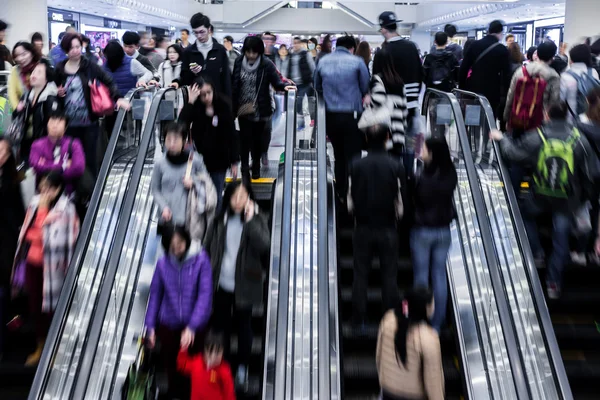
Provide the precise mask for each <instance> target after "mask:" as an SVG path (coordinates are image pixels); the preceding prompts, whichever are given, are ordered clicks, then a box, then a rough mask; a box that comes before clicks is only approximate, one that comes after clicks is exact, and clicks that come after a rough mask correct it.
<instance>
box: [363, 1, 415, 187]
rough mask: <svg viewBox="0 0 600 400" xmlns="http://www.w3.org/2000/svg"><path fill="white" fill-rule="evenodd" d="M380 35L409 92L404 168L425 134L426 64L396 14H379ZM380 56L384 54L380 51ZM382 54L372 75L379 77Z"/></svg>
mask: <svg viewBox="0 0 600 400" xmlns="http://www.w3.org/2000/svg"><path fill="white" fill-rule="evenodd" d="M379 26H380V30H379V32H380V33H381V35H382V36H383V37H384V38H385V43H384V45H385V49H386V50H387V51H389V52H390V53H391V54H392V58H393V60H394V66H395V68H396V71H397V72H398V74H400V77H401V78H402V81H403V82H404V88H405V91H406V99H407V107H408V127H407V130H406V132H405V138H406V141H405V144H404V152H403V157H404V158H405V161H404V163H405V164H404V165H405V166H406V165H409V164H410V165H412V163H413V160H414V152H415V142H416V140H415V139H416V137H417V136H418V135H420V134H423V133H424V132H422V130H423V128H422V126H421V125H422V124H421V121H422V118H421V115H420V114H421V113H420V110H419V95H420V93H421V88H422V84H423V65H422V62H421V59H420V58H419V50H418V49H417V45H416V44H415V43H414V42H411V41H409V40H404V39H402V37H401V36H400V34H399V33H398V20H397V18H396V14H395V13H394V12H391V11H385V12H383V13H381V14H380V15H379ZM379 53H381V52H379ZM379 53H376V54H375V59H374V60H373V74H379V73H380V72H381V69H382V59H381V56H380V54H379ZM412 171H413V168H412V167H411V168H410V169H407V171H406V173H407V174H408V177H409V178H412Z"/></svg>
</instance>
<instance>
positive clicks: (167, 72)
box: [157, 44, 182, 87]
mask: <svg viewBox="0 0 600 400" xmlns="http://www.w3.org/2000/svg"><path fill="white" fill-rule="evenodd" d="M181 54H182V50H181V46H179V45H176V44H172V45H170V46H169V47H167V59H166V60H165V61H163V62H162V63H161V64H160V65H159V66H158V71H157V73H158V75H159V77H160V85H161V86H162V87H168V86H171V84H172V83H173V80H175V79H179V77H180V76H181Z"/></svg>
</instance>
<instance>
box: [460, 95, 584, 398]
mask: <svg viewBox="0 0 600 400" xmlns="http://www.w3.org/2000/svg"><path fill="white" fill-rule="evenodd" d="M454 92H455V93H457V94H459V95H464V96H468V97H472V98H474V99H477V100H478V101H479V104H480V105H481V107H482V109H483V111H484V112H485V116H486V119H487V123H488V124H489V126H490V127H495V126H496V124H495V120H496V119H495V117H494V112H493V110H492V106H491V105H490V103H489V101H488V99H487V98H485V97H484V96H481V95H479V94H477V93H473V92H468V91H465V90H458V89H456V90H454ZM492 146H493V149H494V156H495V157H496V162H497V163H498V167H499V170H500V178H501V179H502V183H503V185H504V188H505V193H506V195H507V197H508V204H509V209H510V213H511V215H512V218H513V221H514V224H515V229H516V231H517V240H518V241H519V246H520V247H521V252H522V255H523V259H524V260H525V265H526V268H525V271H526V273H527V278H528V280H529V286H530V288H531V292H532V294H533V301H534V303H535V307H536V310H537V313H538V316H539V319H540V323H541V326H542V334H543V335H544V338H545V342H546V351H547V352H548V354H549V356H550V359H551V360H552V362H551V365H552V368H553V370H554V373H555V380H556V381H557V384H558V389H559V392H560V393H561V395H562V398H563V399H565V400H570V399H573V393H572V392H571V385H570V384H569V379H568V377H567V373H566V371H565V366H564V363H563V360H562V356H561V354H560V349H559V347H558V342H557V340H556V335H555V334H554V327H553V325H552V320H551V319H550V312H549V311H548V305H547V304H546V298H545V297H544V290H543V288H542V284H541V282H540V279H539V276H538V273H537V268H536V266H535V260H534V257H533V252H532V251H531V246H530V245H529V241H528V239H527V232H526V230H525V224H524V223H523V217H522V215H521V210H520V208H519V205H518V202H517V196H516V195H515V191H514V188H513V186H512V180H511V179H510V175H509V173H508V169H507V167H506V164H505V163H504V160H503V159H502V156H501V153H500V148H499V146H498V143H496V142H495V141H492Z"/></svg>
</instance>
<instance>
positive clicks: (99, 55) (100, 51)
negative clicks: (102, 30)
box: [94, 46, 139, 65]
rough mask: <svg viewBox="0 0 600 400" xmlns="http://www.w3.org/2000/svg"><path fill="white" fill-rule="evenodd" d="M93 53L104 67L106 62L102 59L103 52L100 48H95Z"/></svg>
mask: <svg viewBox="0 0 600 400" xmlns="http://www.w3.org/2000/svg"><path fill="white" fill-rule="evenodd" d="M94 52H95V53H96V56H97V57H98V58H99V59H100V61H101V63H102V65H104V63H105V62H106V58H105V57H104V52H103V51H102V48H101V47H100V46H96V48H95V49H94ZM138 61H139V60H138Z"/></svg>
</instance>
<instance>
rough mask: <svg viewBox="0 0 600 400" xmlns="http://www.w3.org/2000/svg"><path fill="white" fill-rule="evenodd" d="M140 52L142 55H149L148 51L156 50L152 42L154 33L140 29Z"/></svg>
mask: <svg viewBox="0 0 600 400" xmlns="http://www.w3.org/2000/svg"><path fill="white" fill-rule="evenodd" d="M139 35H140V43H139V52H140V54H141V55H143V56H146V57H148V53H150V52H151V51H153V50H154V45H153V43H152V35H151V34H150V33H148V32H146V31H140V32H139Z"/></svg>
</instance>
